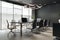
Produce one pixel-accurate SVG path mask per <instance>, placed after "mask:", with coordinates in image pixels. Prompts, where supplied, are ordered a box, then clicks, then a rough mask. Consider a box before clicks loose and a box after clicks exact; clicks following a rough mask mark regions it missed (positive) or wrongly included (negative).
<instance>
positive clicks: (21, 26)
mask: <svg viewBox="0 0 60 40" xmlns="http://www.w3.org/2000/svg"><path fill="white" fill-rule="evenodd" d="M20 35H21V36H22V23H21V28H20Z"/></svg>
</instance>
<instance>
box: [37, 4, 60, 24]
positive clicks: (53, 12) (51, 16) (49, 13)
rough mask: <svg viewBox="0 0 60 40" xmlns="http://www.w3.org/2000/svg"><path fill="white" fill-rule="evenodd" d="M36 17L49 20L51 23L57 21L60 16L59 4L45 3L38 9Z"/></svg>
mask: <svg viewBox="0 0 60 40" xmlns="http://www.w3.org/2000/svg"><path fill="white" fill-rule="evenodd" d="M37 17H38V18H40V17H42V18H43V19H47V20H50V22H51V24H52V23H57V22H58V19H59V18H60V4H53V5H47V6H45V7H42V8H41V9H38V11H37Z"/></svg>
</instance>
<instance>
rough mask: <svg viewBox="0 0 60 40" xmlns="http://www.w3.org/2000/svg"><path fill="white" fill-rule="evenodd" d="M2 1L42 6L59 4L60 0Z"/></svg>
mask: <svg viewBox="0 0 60 40" xmlns="http://www.w3.org/2000/svg"><path fill="white" fill-rule="evenodd" d="M4 1H12V2H16V3H24V4H42V5H44V4H50V3H55V2H60V0H4Z"/></svg>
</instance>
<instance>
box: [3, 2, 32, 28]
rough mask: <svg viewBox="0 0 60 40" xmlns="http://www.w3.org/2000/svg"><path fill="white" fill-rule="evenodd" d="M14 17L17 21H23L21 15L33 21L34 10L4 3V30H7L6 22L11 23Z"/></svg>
mask: <svg viewBox="0 0 60 40" xmlns="http://www.w3.org/2000/svg"><path fill="white" fill-rule="evenodd" d="M13 15H14V20H15V21H19V20H20V21H21V15H23V17H27V18H29V19H31V15H32V9H31V8H25V7H24V6H20V5H16V4H12V3H8V2H4V1H2V29H7V23H6V20H8V21H9V22H11V20H12V19H13Z"/></svg>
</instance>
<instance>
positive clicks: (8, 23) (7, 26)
mask: <svg viewBox="0 0 60 40" xmlns="http://www.w3.org/2000/svg"><path fill="white" fill-rule="evenodd" d="M6 22H7V28H8V29H9V22H8V20H6Z"/></svg>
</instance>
